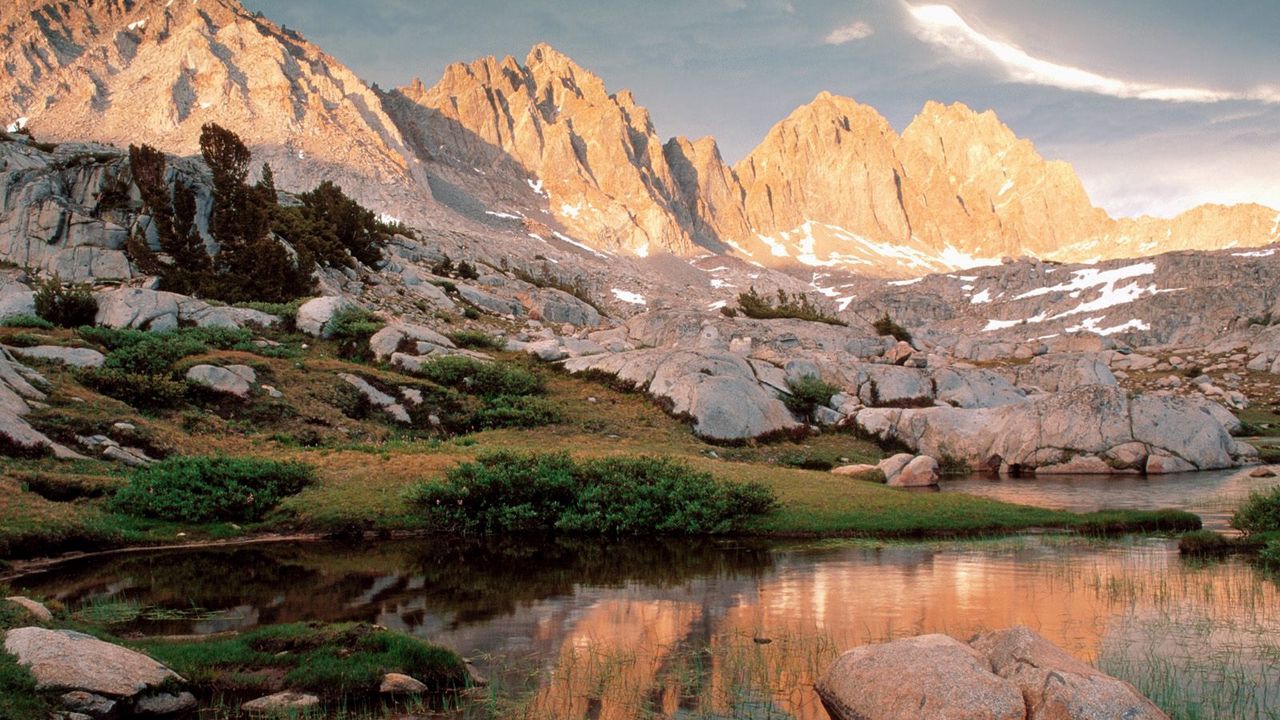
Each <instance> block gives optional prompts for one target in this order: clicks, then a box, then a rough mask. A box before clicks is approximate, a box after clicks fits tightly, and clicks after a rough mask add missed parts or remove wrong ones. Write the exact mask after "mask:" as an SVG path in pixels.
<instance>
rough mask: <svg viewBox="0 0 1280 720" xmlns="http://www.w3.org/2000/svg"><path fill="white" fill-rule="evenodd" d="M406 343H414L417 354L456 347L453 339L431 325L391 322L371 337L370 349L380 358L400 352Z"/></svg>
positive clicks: (427, 353) (426, 353)
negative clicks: (430, 326)
mask: <svg viewBox="0 0 1280 720" xmlns="http://www.w3.org/2000/svg"><path fill="white" fill-rule="evenodd" d="M405 344H412V345H414V347H415V349H416V350H417V352H416V353H414V354H416V355H430V354H432V353H433V352H437V351H439V350H442V349H443V350H452V349H454V348H456V346H455V345H454V344H453V341H452V340H450V339H449V338H447V337H445V336H444V335H441V334H440V333H438V332H436V331H435V330H432V329H431V328H429V327H425V326H423V325H413V324H411V323H398V322H397V323H391V324H389V325H387V326H386V327H384V328H382V329H381V330H379V331H378V332H376V333H374V334H373V337H371V338H369V350H370V351H371V352H372V353H373V356H374V357H375V358H377V359H379V360H385V359H386V358H388V357H391V355H393V354H394V353H397V352H400V348H401V346H402V345H405ZM424 346H425V347H424Z"/></svg>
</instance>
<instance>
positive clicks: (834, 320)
mask: <svg viewBox="0 0 1280 720" xmlns="http://www.w3.org/2000/svg"><path fill="white" fill-rule="evenodd" d="M737 310H738V312H741V313H742V314H743V315H746V316H747V317H749V318H756V319H759V320H770V319H775V318H795V319H797V320H809V321H811V322H820V323H826V324H828V325H840V326H842V327H843V326H845V325H848V323H846V322H845V321H843V320H841V319H840V318H838V317H835V316H834V315H828V314H827V313H825V312H823V311H822V309H821V308H819V307H818V306H817V305H814V304H813V301H812V300H810V299H809V296H808V295H802V294H800V293H795V294H792V295H788V294H787V293H786V291H785V290H782V289H781V288H779V289H778V299H777V300H776V301H775V302H770V301H769V300H768V299H767V298H765V297H763V296H762V295H760V293H759V292H757V291H756V288H755V286H754V285H753V286H751V289H749V290H748V291H747V292H744V293H740V294H739V295H738V308H737ZM725 314H726V315H727V314H728V313H725Z"/></svg>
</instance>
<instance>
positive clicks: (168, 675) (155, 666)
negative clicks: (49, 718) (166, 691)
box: [4, 627, 182, 698]
mask: <svg viewBox="0 0 1280 720" xmlns="http://www.w3.org/2000/svg"><path fill="white" fill-rule="evenodd" d="M4 649H5V651H7V652H8V653H10V654H11V655H14V656H15V657H17V659H18V664H20V665H23V666H26V667H27V668H28V669H29V670H30V671H31V675H32V677H34V678H35V680H36V685H37V687H39V688H40V689H56V690H83V691H84V692H88V693H93V694H95V695H104V696H108V697H118V698H127V697H133V696H134V695H137V694H138V693H140V692H142V691H144V690H147V689H150V688H154V687H157V686H159V685H162V684H164V683H166V682H172V681H177V682H181V681H182V678H181V677H179V676H178V674H177V673H175V672H174V671H172V670H170V669H169V668H167V667H165V666H164V665H161V664H160V663H159V662H157V661H155V660H153V659H152V658H149V657H147V656H146V655H143V654H142V653H139V652H134V651H133V650H130V649H128V648H123V647H120V646H119V645H112V644H111V643H109V642H103V641H102V640H99V639H97V638H95V637H92V636H90V635H85V634H84V633H78V632H75V631H72V630H46V629H44V628H37V627H26V628H18V629H16V630H10V631H9V632H8V633H6V634H5V641H4Z"/></svg>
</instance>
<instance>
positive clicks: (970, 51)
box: [906, 4, 1280, 103]
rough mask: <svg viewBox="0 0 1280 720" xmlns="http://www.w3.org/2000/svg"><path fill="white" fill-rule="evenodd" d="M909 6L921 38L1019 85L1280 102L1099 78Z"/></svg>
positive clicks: (1257, 93)
mask: <svg viewBox="0 0 1280 720" xmlns="http://www.w3.org/2000/svg"><path fill="white" fill-rule="evenodd" d="M906 8H907V12H908V14H909V15H910V17H911V19H912V21H913V22H914V23H915V26H916V27H915V34H916V36H917V37H919V38H920V39H921V40H923V41H925V42H927V43H929V44H931V45H936V46H938V47H941V48H944V49H946V50H948V51H949V52H951V53H953V54H954V55H956V56H957V57H959V58H962V59H965V60H970V61H974V62H982V63H988V64H995V65H996V66H998V67H999V68H1000V69H1002V70H1003V71H1004V72H1005V73H1006V74H1007V75H1008V77H1009V79H1010V80H1013V81H1014V82H1020V83H1026V84H1031V85H1048V86H1051V87H1058V88H1062V89H1064V90H1074V91H1078V92H1089V93H1096V94H1099V95H1110V96H1113V97H1119V98H1137V99H1142V100H1165V101H1169V102H1193V103H1215V102H1223V101H1227V100H1252V101H1256V102H1263V103H1280V88H1276V87H1259V88H1254V89H1253V90H1249V91H1245V92H1239V91H1227V90H1213V89H1209V88H1199V87H1175V86H1168V85H1161V84H1158V83H1149V82H1140V81H1133V80H1124V79H1121V78H1115V77H1108V76H1106V75H1100V74H1098V73H1094V72H1090V71H1088V70H1084V69H1082V68H1078V67H1072V66H1070V65H1063V64H1060V63H1055V62H1051V61H1049V60H1043V59H1041V58H1038V57H1035V56H1034V55H1031V54H1029V53H1028V52H1026V51H1025V50H1023V49H1022V48H1020V47H1018V46H1017V45H1014V44H1012V43H1009V42H1005V41H1003V40H997V39H996V38H993V37H990V36H989V35H985V34H983V33H982V32H980V31H978V30H977V29H975V28H974V27H973V26H972V25H970V24H969V23H968V22H966V21H965V19H964V18H962V17H960V14H959V13H957V12H956V11H955V9H953V8H952V7H950V6H948V5H911V4H907V5H906Z"/></svg>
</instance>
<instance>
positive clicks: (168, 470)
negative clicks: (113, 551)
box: [111, 457, 315, 523]
mask: <svg viewBox="0 0 1280 720" xmlns="http://www.w3.org/2000/svg"><path fill="white" fill-rule="evenodd" d="M314 479H315V469H314V468H313V467H312V466H310V465H307V464H306V463H300V462H281V461H277V460H265V459H260V458H230V457H187V458H171V459H169V460H163V461H161V462H158V463H155V464H154V465H149V466H147V467H144V468H141V469H139V470H137V471H136V472H134V474H133V476H132V477H131V478H130V480H129V484H128V485H125V486H124V487H122V488H120V490H119V491H117V493H116V496H115V498H113V500H112V502H111V507H112V509H113V510H116V511H118V512H122V513H125V514H128V515H134V516H138V517H147V518H155V519H158V520H180V521H183V522H192V523H203V522H215V521H228V522H254V521H257V520H261V519H262V518H263V517H265V516H266V514H267V513H268V512H270V511H271V510H272V509H273V508H275V506H276V505H277V504H279V502H280V501H281V500H283V499H284V498H286V497H288V496H290V495H296V494H297V493H299V492H301V491H302V489H303V488H305V487H307V486H308V485H310V484H311V483H312V482H313V481H314Z"/></svg>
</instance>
